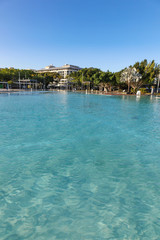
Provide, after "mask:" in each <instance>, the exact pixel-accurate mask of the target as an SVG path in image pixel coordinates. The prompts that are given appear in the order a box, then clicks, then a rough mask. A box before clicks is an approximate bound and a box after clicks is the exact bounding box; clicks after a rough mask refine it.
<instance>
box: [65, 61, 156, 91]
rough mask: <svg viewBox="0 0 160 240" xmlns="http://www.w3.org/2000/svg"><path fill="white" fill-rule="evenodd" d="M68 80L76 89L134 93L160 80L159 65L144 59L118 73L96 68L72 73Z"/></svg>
mask: <svg viewBox="0 0 160 240" xmlns="http://www.w3.org/2000/svg"><path fill="white" fill-rule="evenodd" d="M68 78H69V79H70V80H71V81H72V82H73V83H75V85H77V86H78V87H80V86H85V87H86V88H87V86H89V87H90V89H94V88H95V89H96V88H97V89H99V88H103V89H104V88H105V89H106V90H107V91H112V90H120V89H121V90H122V89H125V90H126V91H128V92H132V93H135V92H136V91H137V90H138V89H140V88H141V87H148V89H149V88H150V87H151V86H154V85H156V86H157V82H158V80H159V79H160V65H158V64H156V63H155V61H154V60H152V61H150V62H148V61H147V60H146V59H145V60H143V61H141V62H136V63H135V64H134V65H133V66H132V65H131V66H129V67H128V68H125V69H122V70H121V71H119V72H110V71H109V70H108V71H107V72H104V71H101V70H100V69H98V68H83V69H81V70H80V71H78V72H73V73H72V74H71V75H70V76H68Z"/></svg>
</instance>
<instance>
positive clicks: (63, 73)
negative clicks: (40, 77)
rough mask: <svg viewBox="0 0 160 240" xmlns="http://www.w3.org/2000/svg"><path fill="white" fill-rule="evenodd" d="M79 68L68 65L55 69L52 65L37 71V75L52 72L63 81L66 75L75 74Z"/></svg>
mask: <svg viewBox="0 0 160 240" xmlns="http://www.w3.org/2000/svg"><path fill="white" fill-rule="evenodd" d="M80 69H81V68H80V67H77V66H74V65H70V64H65V65H64V66H62V67H55V66H53V65H49V66H47V67H45V68H43V69H40V70H37V71H36V72H37V73H45V72H53V73H59V74H60V75H61V76H62V77H63V78H64V79H65V78H66V76H67V75H69V74H71V73H72V72H77V71H79V70H80Z"/></svg>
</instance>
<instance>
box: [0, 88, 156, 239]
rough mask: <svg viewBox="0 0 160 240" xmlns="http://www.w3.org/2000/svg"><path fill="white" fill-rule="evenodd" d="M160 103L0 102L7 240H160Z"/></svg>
mask: <svg viewBox="0 0 160 240" xmlns="http://www.w3.org/2000/svg"><path fill="white" fill-rule="evenodd" d="M159 236H160V100H159V99H156V98H154V97H153V98H152V99H151V98H150V97H141V98H140V99H136V97H134V96H130V97H129V96H128V97H127V96H98V95H85V94H74V93H66V92H61V93H58V92H55V93H54V92H53V93H48V94H47V93H43V94H42V93H33V94H27V93H26V94H24V93H23V94H10V95H7V94H1V95H0V239H1V240H3V239H5V240H22V239H31V240H32V239H33V240H55V239H56V240H57V239H67V240H70V239H73V240H79V239H80V240H103V239H122V240H124V239H127V240H128V239H131V240H133V239H136V240H137V239H140V240H141V239H152V240H154V239H159Z"/></svg>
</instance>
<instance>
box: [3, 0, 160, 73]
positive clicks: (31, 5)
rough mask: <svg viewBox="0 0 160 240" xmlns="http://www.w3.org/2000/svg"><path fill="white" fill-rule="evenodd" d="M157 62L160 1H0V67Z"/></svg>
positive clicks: (102, 66) (117, 67)
mask: <svg viewBox="0 0 160 240" xmlns="http://www.w3.org/2000/svg"><path fill="white" fill-rule="evenodd" d="M144 58H147V59H148V60H152V59H154V60H155V61H156V62H158V63H160V0H0V67H15V68H34V69H39V68H43V67H45V66H46V65H49V64H53V65H55V66H61V65H63V64H65V63H69V64H74V65H78V66H80V67H91V66H92V67H98V68H100V69H102V70H107V69H109V70H111V71H118V70H120V69H122V68H124V67H126V66H129V65H131V64H134V62H136V61H141V60H143V59H144Z"/></svg>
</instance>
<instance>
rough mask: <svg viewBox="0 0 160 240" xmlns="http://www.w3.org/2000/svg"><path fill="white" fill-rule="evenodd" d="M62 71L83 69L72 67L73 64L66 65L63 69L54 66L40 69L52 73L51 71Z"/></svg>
mask: <svg viewBox="0 0 160 240" xmlns="http://www.w3.org/2000/svg"><path fill="white" fill-rule="evenodd" d="M62 69H66V70H67V69H76V70H80V69H81V68H80V67H78V66H75V65H71V64H65V65H63V66H61V67H55V66H53V65H52V64H51V65H49V66H46V67H45V68H42V69H40V70H41V71H42V70H44V71H51V70H62Z"/></svg>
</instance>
